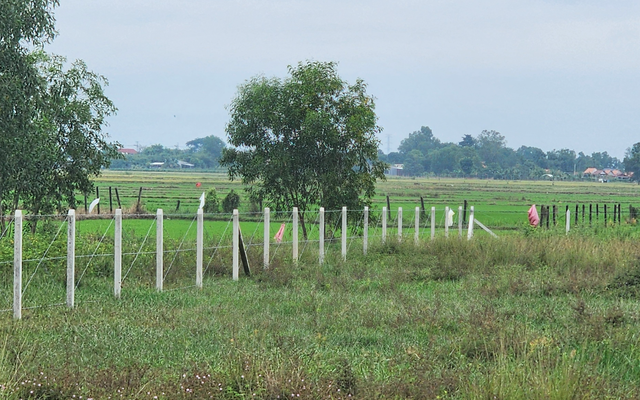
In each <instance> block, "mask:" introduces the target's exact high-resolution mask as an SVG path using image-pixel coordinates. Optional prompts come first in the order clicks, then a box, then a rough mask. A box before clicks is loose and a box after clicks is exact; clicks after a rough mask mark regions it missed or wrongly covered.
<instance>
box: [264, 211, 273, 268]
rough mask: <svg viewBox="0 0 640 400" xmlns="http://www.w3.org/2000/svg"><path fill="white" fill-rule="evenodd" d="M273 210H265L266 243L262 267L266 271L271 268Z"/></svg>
mask: <svg viewBox="0 0 640 400" xmlns="http://www.w3.org/2000/svg"><path fill="white" fill-rule="evenodd" d="M270 228H271V210H270V209H269V207H266V208H265V209H264V243H263V247H264V249H263V251H262V266H263V268H264V269H267V268H269V244H270V242H271V229H270Z"/></svg>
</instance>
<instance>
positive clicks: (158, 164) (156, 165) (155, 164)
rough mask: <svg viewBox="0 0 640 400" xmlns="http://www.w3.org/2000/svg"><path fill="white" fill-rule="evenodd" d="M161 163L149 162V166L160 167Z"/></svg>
mask: <svg viewBox="0 0 640 400" xmlns="http://www.w3.org/2000/svg"><path fill="white" fill-rule="evenodd" d="M163 165H164V163H163V162H152V163H151V164H149V166H150V167H151V168H162V166H163Z"/></svg>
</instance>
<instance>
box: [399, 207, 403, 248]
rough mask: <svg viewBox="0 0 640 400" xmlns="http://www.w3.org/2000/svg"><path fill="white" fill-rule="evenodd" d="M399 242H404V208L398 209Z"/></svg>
mask: <svg viewBox="0 0 640 400" xmlns="http://www.w3.org/2000/svg"><path fill="white" fill-rule="evenodd" d="M398 242H402V207H398Z"/></svg>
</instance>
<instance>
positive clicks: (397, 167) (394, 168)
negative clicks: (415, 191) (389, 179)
mask: <svg viewBox="0 0 640 400" xmlns="http://www.w3.org/2000/svg"><path fill="white" fill-rule="evenodd" d="M384 173H385V175H389V176H403V175H404V164H392V165H391V166H390V167H389V169H388V170H386V171H385V172H384Z"/></svg>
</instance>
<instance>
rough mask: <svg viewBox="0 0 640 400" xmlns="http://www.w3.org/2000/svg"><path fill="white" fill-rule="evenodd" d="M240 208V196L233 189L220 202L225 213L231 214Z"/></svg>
mask: <svg viewBox="0 0 640 400" xmlns="http://www.w3.org/2000/svg"><path fill="white" fill-rule="evenodd" d="M239 206H240V195H239V194H238V193H236V192H235V191H234V190H233V189H231V191H230V192H229V194H228V195H226V196H225V198H224V200H222V209H223V210H224V212H225V213H232V212H233V210H234V209H236V208H238V207H239Z"/></svg>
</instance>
